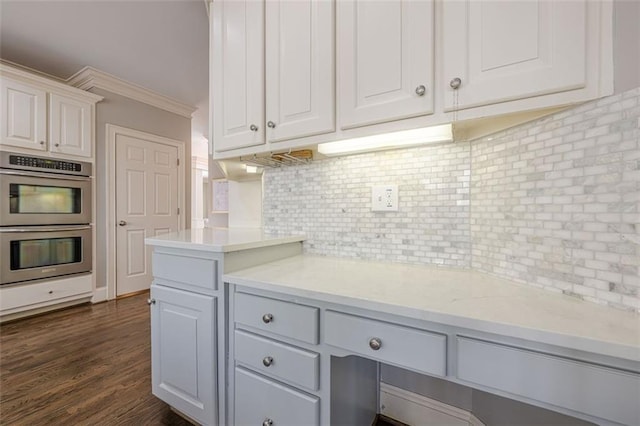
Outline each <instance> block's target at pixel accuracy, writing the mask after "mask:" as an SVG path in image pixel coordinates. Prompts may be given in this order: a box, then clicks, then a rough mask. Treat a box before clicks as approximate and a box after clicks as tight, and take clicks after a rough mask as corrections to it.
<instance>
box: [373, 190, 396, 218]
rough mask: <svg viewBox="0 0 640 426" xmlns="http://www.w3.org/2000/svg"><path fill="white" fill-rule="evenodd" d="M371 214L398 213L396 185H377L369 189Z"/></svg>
mask: <svg viewBox="0 0 640 426" xmlns="http://www.w3.org/2000/svg"><path fill="white" fill-rule="evenodd" d="M371 211H372V212H397V211H398V185H379V186H373V187H371Z"/></svg>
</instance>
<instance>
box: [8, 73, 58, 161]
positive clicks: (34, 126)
mask: <svg viewBox="0 0 640 426" xmlns="http://www.w3.org/2000/svg"><path fill="white" fill-rule="evenodd" d="M1 87H2V93H1V94H0V99H1V104H0V114H1V115H2V117H1V120H0V132H1V133H0V144H2V145H11V146H17V147H20V148H30V149H37V150H39V151H45V150H46V149H47V139H46V137H47V135H46V132H47V92H46V91H44V90H40V89H38V88H36V87H33V86H30V85H27V84H24V83H18V82H16V81H13V80H9V79H6V78H2V80H1Z"/></svg>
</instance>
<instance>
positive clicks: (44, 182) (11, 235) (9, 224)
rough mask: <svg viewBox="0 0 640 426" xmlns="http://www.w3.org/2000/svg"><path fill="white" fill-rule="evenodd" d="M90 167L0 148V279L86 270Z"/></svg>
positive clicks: (89, 263) (10, 281)
mask: <svg viewBox="0 0 640 426" xmlns="http://www.w3.org/2000/svg"><path fill="white" fill-rule="evenodd" d="M91 173H92V167H91V163H87V162H79V161H68V160H60V159H53V158H45V157H36V156H32V155H25V154H18V153H11V152H6V151H0V196H1V197H2V198H1V199H0V253H1V254H0V256H1V257H0V285H9V284H16V283H25V282H34V281H41V280H44V279H54V278H55V277H61V276H67V275H72V274H86V273H90V272H91V268H92V260H91V259H92V256H91V248H92V241H91V235H92V232H91V221H92V212H91Z"/></svg>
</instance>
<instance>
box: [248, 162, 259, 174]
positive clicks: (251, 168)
mask: <svg viewBox="0 0 640 426" xmlns="http://www.w3.org/2000/svg"><path fill="white" fill-rule="evenodd" d="M246 170H247V173H252V174H253V173H258V166H251V165H249V164H247V165H246Z"/></svg>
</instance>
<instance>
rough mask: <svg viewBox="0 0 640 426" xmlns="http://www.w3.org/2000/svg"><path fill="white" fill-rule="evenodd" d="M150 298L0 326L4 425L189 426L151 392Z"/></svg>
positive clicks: (0, 403) (0, 409)
mask: <svg viewBox="0 0 640 426" xmlns="http://www.w3.org/2000/svg"><path fill="white" fill-rule="evenodd" d="M147 297H148V293H144V294H140V295H136V296H132V297H129V298H124V299H119V300H117V301H110V302H106V303H101V304H97V305H81V306H76V307H72V308H68V309H64V310H61V311H56V312H51V313H47V314H44V315H40V316H36V317H31V318H24V319H20V320H17V321H13V322H10V323H7V324H2V325H0V425H12V426H13V425H18V426H21V425H30V426H31V425H92V426H93V425H132V426H133V425H175V426H189V425H191V423H189V422H188V421H186V420H184V419H183V418H181V417H180V416H178V415H177V414H175V413H174V412H173V411H171V410H170V409H169V407H168V406H167V404H165V403H164V402H162V401H160V400H159V399H158V398H156V397H154V396H153V395H152V394H151V342H150V323H149V307H148V306H147V304H146V299H147Z"/></svg>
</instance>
